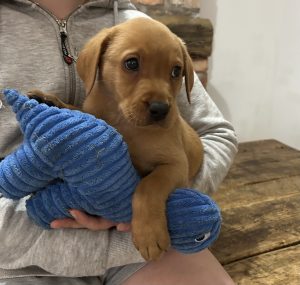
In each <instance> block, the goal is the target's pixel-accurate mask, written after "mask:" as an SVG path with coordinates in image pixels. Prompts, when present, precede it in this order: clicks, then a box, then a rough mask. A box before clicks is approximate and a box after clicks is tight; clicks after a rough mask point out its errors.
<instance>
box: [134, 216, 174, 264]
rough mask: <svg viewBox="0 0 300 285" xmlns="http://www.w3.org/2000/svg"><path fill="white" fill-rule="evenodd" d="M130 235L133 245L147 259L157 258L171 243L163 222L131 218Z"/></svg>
mask: <svg viewBox="0 0 300 285" xmlns="http://www.w3.org/2000/svg"><path fill="white" fill-rule="evenodd" d="M132 236H133V243H134V245H135V247H136V248H137V249H138V250H139V252H140V253H141V255H142V256H143V258H144V259H145V260H147V261H150V260H157V259H159V257H160V256H161V255H162V254H163V253H164V252H165V251H167V250H168V249H169V247H170V244H171V242H170V236H169V232H168V228H167V225H166V223H165V222H163V223H158V222H157V221H152V223H141V222H140V221H134V220H133V221H132Z"/></svg>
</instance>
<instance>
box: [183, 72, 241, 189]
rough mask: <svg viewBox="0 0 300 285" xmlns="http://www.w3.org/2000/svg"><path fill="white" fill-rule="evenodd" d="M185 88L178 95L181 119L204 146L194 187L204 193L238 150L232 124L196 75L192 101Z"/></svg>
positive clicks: (221, 175)
mask: <svg viewBox="0 0 300 285" xmlns="http://www.w3.org/2000/svg"><path fill="white" fill-rule="evenodd" d="M184 90H185V88H184V87H183V88H182V92H181V93H180V95H179V97H178V106H179V109H180V111H181V114H182V116H183V117H184V119H185V120H186V121H187V122H188V123H189V124H190V125H191V126H192V127H193V128H194V129H195V130H196V131H197V133H198V134H199V137H200V138H201V141H202V144H203V147H204V160H203V165H202V167H201V169H200V171H199V173H198V174H197V175H196V177H195V179H194V183H193V188H195V189H198V190H200V191H201V192H203V193H206V194H209V195H210V194H212V193H214V192H215V191H217V189H218V186H219V185H220V183H221V182H222V180H223V179H224V177H225V176H226V174H227V172H228V170H229V168H230V166H231V164H232V162H233V159H234V157H235V155H236V153H237V138H236V135H235V132H234V129H233V126H232V125H231V124H230V123H229V122H228V121H226V120H225V119H224V117H223V115H222V114H221V112H220V110H219V109H218V107H217V106H216V105H215V103H214V102H213V100H212V99H211V98H210V96H209V95H208V94H207V92H206V90H205V89H204V87H203V86H202V84H201V82H200V80H199V79H198V77H197V76H196V75H195V81H194V87H193V89H192V92H191V95H190V96H191V104H189V102H188V101H187V98H186V95H185V91H184Z"/></svg>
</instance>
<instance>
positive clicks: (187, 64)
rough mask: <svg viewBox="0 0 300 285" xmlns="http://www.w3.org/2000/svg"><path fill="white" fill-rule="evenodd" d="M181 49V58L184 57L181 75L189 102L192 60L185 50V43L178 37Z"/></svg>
mask: <svg viewBox="0 0 300 285" xmlns="http://www.w3.org/2000/svg"><path fill="white" fill-rule="evenodd" d="M180 44H181V49H182V53H183V59H184V69H183V76H184V82H185V90H186V96H187V99H188V101H189V103H191V99H190V93H191V91H192V89H193V86H194V68H193V61H192V59H191V57H190V55H189V53H188V51H187V48H186V45H185V43H184V42H183V41H182V40H181V39H180Z"/></svg>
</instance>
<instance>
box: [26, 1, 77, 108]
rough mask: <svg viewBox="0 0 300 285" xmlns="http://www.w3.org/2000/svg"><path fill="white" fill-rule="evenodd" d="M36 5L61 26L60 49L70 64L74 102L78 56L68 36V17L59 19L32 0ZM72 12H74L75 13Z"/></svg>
mask: <svg viewBox="0 0 300 285" xmlns="http://www.w3.org/2000/svg"><path fill="white" fill-rule="evenodd" d="M32 2H33V3H34V4H35V5H37V6H38V7H39V8H40V9H41V10H43V11H44V12H46V13H47V14H48V15H49V16H50V17H52V18H53V19H54V20H55V21H56V23H57V25H58V28H59V37H60V49H61V52H62V57H63V60H64V62H65V63H66V64H67V65H68V69H69V80H70V81H69V86H70V87H69V103H70V104H74V103H75V92H76V72H75V66H74V64H73V63H76V56H74V55H72V54H71V53H70V43H69V38H68V31H67V22H68V19H69V17H70V16H69V17H68V18H67V19H64V20H59V19H58V18H57V17H56V16H55V15H54V14H53V13H51V12H50V11H48V10H47V9H45V8H43V7H42V6H41V5H39V3H37V2H34V1H32ZM81 6H82V5H80V6H78V8H77V9H76V10H74V11H73V13H74V12H76V11H77V10H78V9H79V8H80V7H81ZM73 13H72V14H73Z"/></svg>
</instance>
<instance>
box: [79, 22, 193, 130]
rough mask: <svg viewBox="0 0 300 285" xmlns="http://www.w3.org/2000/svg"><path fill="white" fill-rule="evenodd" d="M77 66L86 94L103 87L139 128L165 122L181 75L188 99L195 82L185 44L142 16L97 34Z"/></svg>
mask: <svg viewBox="0 0 300 285" xmlns="http://www.w3.org/2000/svg"><path fill="white" fill-rule="evenodd" d="M77 70H78V73H79V75H80V77H81V78H82V80H83V81H84V83H85V87H86V92H87V95H88V96H97V92H91V91H92V89H93V88H94V87H95V86H97V89H98V90H99V86H101V88H103V89H104V90H105V91H104V92H107V93H108V94H109V96H114V99H115V101H116V102H118V107H119V109H120V111H121V112H122V114H123V116H124V117H125V119H127V120H128V121H130V122H132V123H134V124H135V125H138V126H147V125H152V124H161V125H167V124H168V122H169V121H170V120H172V117H174V116H175V112H176V110H177V109H176V107H175V105H176V96H177V94H178V93H179V92H180V89H181V86H182V78H183V77H184V79H185V86H186V93H187V99H188V100H190V97H189V95H190V91H191V89H192V87H193V82H194V72H193V67H192V61H191V58H190V56H189V55H188V52H187V50H186V47H185V45H184V44H183V42H182V41H181V40H180V39H179V38H178V37H177V36H176V35H174V34H173V33H172V32H170V30H169V29H168V28H167V27H166V26H164V25H163V24H161V23H159V22H157V21H154V20H151V19H146V18H137V19H133V20H129V21H127V22H125V23H123V24H120V25H117V26H115V27H113V28H110V29H104V30H102V31H101V32H100V33H98V34H97V35H96V36H95V37H94V38H92V39H91V40H90V41H89V42H88V43H87V44H86V46H85V47H84V49H83V50H82V52H81V53H80V54H79V58H78V61H77ZM97 74H98V76H97ZM89 94H90V95H89ZM94 101H95V100H94ZM99 104H101V102H99Z"/></svg>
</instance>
